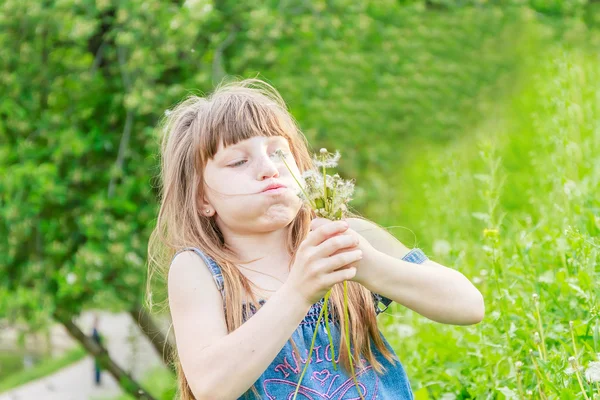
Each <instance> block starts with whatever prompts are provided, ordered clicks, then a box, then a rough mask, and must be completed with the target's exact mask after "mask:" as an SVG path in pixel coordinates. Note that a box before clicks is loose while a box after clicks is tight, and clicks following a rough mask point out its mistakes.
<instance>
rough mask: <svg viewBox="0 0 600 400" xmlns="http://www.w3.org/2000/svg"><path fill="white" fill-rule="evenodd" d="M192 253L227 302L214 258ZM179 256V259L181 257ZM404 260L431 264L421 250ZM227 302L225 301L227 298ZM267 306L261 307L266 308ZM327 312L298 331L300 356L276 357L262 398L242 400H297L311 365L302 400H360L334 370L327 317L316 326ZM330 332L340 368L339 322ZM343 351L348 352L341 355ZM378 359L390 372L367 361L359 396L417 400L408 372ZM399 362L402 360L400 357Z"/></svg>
mask: <svg viewBox="0 0 600 400" xmlns="http://www.w3.org/2000/svg"><path fill="white" fill-rule="evenodd" d="M186 250H193V251H194V252H196V253H197V254H198V255H199V256H200V257H202V258H203V259H204V261H205V262H206V265H208V267H209V269H210V271H211V273H212V275H213V279H214V281H215V284H216V285H217V287H218V288H219V290H220V291H221V294H222V295H223V296H224V294H225V287H224V281H223V275H222V274H221V268H220V267H219V265H218V264H217V263H216V262H215V261H214V260H213V259H212V258H210V257H208V256H207V255H205V254H204V253H203V252H202V251H201V250H199V249H197V248H194V247H187V248H185V249H182V250H180V251H179V252H181V251H186ZM179 252H178V253H179ZM402 259H403V260H405V261H408V262H412V263H415V264H421V263H423V262H425V261H426V260H427V256H425V254H423V252H422V251H421V250H420V249H413V250H411V251H410V252H409V253H408V254H406V255H405V256H404V257H403V258H402ZM223 298H224V297H223ZM373 298H374V300H375V307H376V310H375V311H376V313H377V314H380V313H382V312H383V311H385V310H386V309H387V307H388V306H389V305H390V303H391V302H392V300H390V299H388V298H385V297H383V296H380V295H378V294H375V293H374V294H373ZM263 303H264V301H261V304H263ZM322 307H323V299H321V300H320V301H319V302H317V303H316V304H314V305H312V306H311V308H310V310H309V311H308V313H307V314H306V316H305V317H304V319H303V320H302V322H300V325H299V326H298V328H297V329H296V330H295V331H294V333H293V335H292V339H293V340H294V343H295V344H296V347H297V348H298V350H299V352H300V354H298V353H296V351H294V349H293V347H292V345H291V343H290V342H289V341H288V342H286V344H285V346H284V347H283V348H282V349H281V351H280V352H279V354H278V355H277V357H276V358H275V359H274V360H273V362H272V363H271V365H269V367H268V368H267V369H266V370H265V372H263V374H262V375H261V376H260V378H259V379H258V380H257V381H256V382H255V383H254V387H255V388H256V390H257V391H258V393H259V396H260V397H258V398H257V397H256V395H255V394H254V393H253V392H252V391H251V390H249V391H248V392H247V393H246V394H245V395H243V396H242V397H240V398H239V399H252V400H254V399H261V400H262V399H269V400H291V399H292V398H293V396H294V392H295V390H296V386H297V384H298V380H299V378H300V375H301V374H302V371H303V370H304V366H305V365H306V363H307V361H308V362H309V366H308V368H307V371H306V373H305V374H304V377H303V378H302V384H301V385H300V389H299V390H298V395H297V397H296V399H297V400H317V399H323V400H325V399H327V400H360V395H359V393H358V390H357V388H356V385H355V384H354V380H353V379H352V377H351V376H350V375H348V374H346V373H344V372H343V371H342V370H341V368H340V365H339V364H337V370H334V368H333V363H332V358H331V349H330V345H329V338H328V336H327V331H326V330H325V321H324V317H323V318H322V319H321V322H320V323H319V326H317V325H316V322H317V319H318V316H319V313H320V312H321V309H322ZM249 308H250V310H248V311H247V312H245V315H247V318H250V317H251V316H252V314H254V313H255V312H256V311H257V310H256V309H255V308H254V307H253V306H251V307H249ZM329 327H330V328H331V331H332V332H331V333H332V336H333V343H334V346H335V347H334V350H335V357H336V362H337V361H339V355H340V349H339V343H340V331H339V327H338V325H337V324H335V321H334V320H332V317H331V315H329ZM315 330H318V332H317V337H316V340H315V346H314V348H313V352H312V355H311V357H310V360H308V350H309V349H310V344H311V341H312V337H313V334H314V333H315ZM380 335H381V337H382V339H383V342H384V343H385V346H386V347H387V348H388V349H389V350H390V352H391V353H392V354H394V355H395V353H394V351H393V349H392V348H391V346H390V345H389V343H388V341H387V340H386V339H385V337H383V335H382V334H381V332H380ZM342 351H347V350H346V349H342ZM373 353H374V355H375V357H376V359H377V360H378V361H379V362H380V363H381V364H382V365H383V367H384V368H385V370H386V372H384V373H383V374H382V375H379V374H377V373H376V372H375V370H373V369H372V367H371V366H370V365H368V363H366V360H363V363H364V365H365V367H364V368H363V369H361V370H355V373H356V377H357V381H358V387H359V388H360V392H361V393H360V394H362V397H363V398H364V399H365V400H373V399H383V400H387V399H393V400H405V399H406V400H408V399H413V398H414V397H413V393H412V390H411V387H410V383H409V381H408V377H407V376H406V372H405V371H404V368H403V367H402V364H401V363H400V362H399V361H396V363H395V365H393V364H391V363H390V362H389V361H388V360H387V359H386V358H385V357H383V355H382V354H381V353H380V352H379V351H378V350H377V348H376V347H375V346H373ZM396 358H397V356H396Z"/></svg>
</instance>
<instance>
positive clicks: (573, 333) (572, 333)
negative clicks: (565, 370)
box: [569, 321, 577, 357]
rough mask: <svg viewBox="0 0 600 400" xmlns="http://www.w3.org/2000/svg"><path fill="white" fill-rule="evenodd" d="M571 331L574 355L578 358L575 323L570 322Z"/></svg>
mask: <svg viewBox="0 0 600 400" xmlns="http://www.w3.org/2000/svg"><path fill="white" fill-rule="evenodd" d="M569 329H570V330H571V341H572V343H573V354H574V356H575V357H577V346H576V345H575V328H574V323H573V321H569Z"/></svg>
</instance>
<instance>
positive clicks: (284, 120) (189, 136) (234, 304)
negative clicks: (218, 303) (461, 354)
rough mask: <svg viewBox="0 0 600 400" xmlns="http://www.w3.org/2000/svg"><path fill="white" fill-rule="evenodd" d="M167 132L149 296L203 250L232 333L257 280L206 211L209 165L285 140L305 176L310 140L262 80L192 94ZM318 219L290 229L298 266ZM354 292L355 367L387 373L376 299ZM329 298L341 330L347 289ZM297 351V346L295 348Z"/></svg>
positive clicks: (184, 386) (303, 217) (182, 383)
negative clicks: (190, 254) (223, 152)
mask: <svg viewBox="0 0 600 400" xmlns="http://www.w3.org/2000/svg"><path fill="white" fill-rule="evenodd" d="M161 128H162V130H163V136H162V142H161V168H162V169H161V175H160V178H161V182H160V183H161V199H160V200H161V203H160V209H159V212H158V219H157V224H156V227H155V229H154V231H153V232H152V235H151V237H150V243H149V247H148V260H149V267H148V288H147V295H151V291H150V285H151V282H152V278H153V276H154V275H155V274H156V275H158V277H160V278H162V280H163V281H164V282H166V277H167V275H168V269H169V266H170V262H171V260H172V257H173V256H174V254H175V253H176V252H177V251H178V250H180V249H182V248H184V247H188V246H194V247H198V248H199V249H201V250H202V251H203V252H204V253H205V254H207V255H208V256H209V257H211V258H212V259H214V260H215V261H216V262H217V263H218V264H219V266H220V267H221V269H222V273H223V278H224V282H225V299H224V302H225V305H226V311H225V321H226V324H227V330H228V332H232V331H234V330H235V329H237V328H238V327H239V326H241V325H242V323H243V322H244V321H243V317H244V315H243V309H242V302H243V298H244V295H248V296H250V298H252V299H253V300H254V301H255V300H256V298H255V297H254V294H253V291H252V284H251V282H249V280H248V279H247V278H246V277H245V276H244V275H243V274H242V273H241V272H240V271H239V269H238V268H237V267H236V264H239V263H241V262H242V261H241V260H239V259H238V258H237V257H236V255H235V254H233V252H232V251H230V250H229V249H228V247H227V246H226V245H225V243H224V240H223V236H222V234H221V232H220V231H219V228H218V227H217V225H216V223H215V221H214V219H213V218H211V217H206V216H204V215H203V214H202V212H201V199H202V198H203V197H204V193H203V191H204V184H203V182H204V176H203V172H204V167H205V165H206V163H207V161H208V160H209V159H212V158H213V157H214V156H215V154H216V152H217V149H218V146H219V144H220V143H221V142H222V143H223V145H225V146H227V145H230V144H235V143H237V142H239V141H242V140H245V139H248V138H251V137H255V136H283V137H285V138H286V139H287V140H288V142H289V144H290V150H291V152H292V154H293V157H294V159H295V160H296V163H297V165H298V168H299V169H300V171H301V172H302V171H306V170H307V169H309V168H311V167H312V161H311V156H310V153H309V150H308V144H307V142H306V138H305V136H304V135H303V134H302V132H301V131H300V130H299V128H298V126H297V124H296V122H295V120H294V118H293V117H292V116H291V115H290V113H289V111H288V110H287V107H286V104H285V102H284V101H283V99H282V98H281V96H280V95H279V93H278V92H277V90H276V89H275V88H273V86H271V85H269V84H268V83H266V82H264V81H261V80H258V79H246V80H242V81H235V82H229V83H225V84H222V85H220V86H219V87H217V88H216V89H215V91H214V92H213V93H212V94H210V95H209V96H207V97H199V96H195V95H191V96H189V97H188V98H186V99H185V100H184V101H182V102H181V103H179V104H178V105H177V106H176V107H175V108H174V109H173V110H171V111H170V112H169V113H168V114H166V116H165V118H164V119H163V121H162V123H161ZM312 218H313V213H312V211H311V210H310V209H309V208H308V207H306V206H303V207H302V208H301V209H300V211H299V212H298V214H297V215H296V217H295V219H294V221H293V222H292V223H291V224H290V226H289V228H288V229H289V230H288V235H287V240H286V247H287V249H288V251H289V253H290V254H291V255H292V262H293V258H294V257H295V254H296V250H297V249H298V246H299V245H300V243H301V242H302V240H304V238H305V237H306V235H307V234H308V232H309V230H310V222H311V219H312ZM348 294H349V297H348V304H349V324H350V337H351V343H353V345H354V354H353V358H354V360H357V361H355V364H357V365H358V366H360V365H361V363H360V361H359V360H361V358H364V359H366V360H367V362H368V363H369V364H371V365H372V366H373V368H374V370H375V371H376V372H378V373H383V371H384V368H383V366H382V365H381V363H380V362H378V361H377V360H376V358H375V356H374V354H373V351H372V343H374V344H375V346H376V347H377V349H379V351H380V352H381V353H382V354H383V355H384V357H385V358H386V359H387V360H388V361H390V362H391V363H394V362H395V360H396V359H395V357H394V356H393V354H392V353H391V352H390V351H389V350H388V349H387V348H386V346H385V344H384V342H383V340H382V339H381V336H380V333H379V330H378V328H377V321H376V314H375V308H374V302H373V297H372V294H371V292H370V291H369V290H368V289H366V288H365V287H363V286H361V285H360V284H358V283H356V282H351V281H350V282H348ZM148 298H149V299H150V297H148ZM330 300H331V303H332V310H331V311H332V314H333V317H334V318H335V320H336V321H340V323H341V326H340V329H343V328H344V326H343V322H342V321H343V318H341V316H343V304H344V297H343V286H342V285H340V284H338V285H335V286H334V287H333V291H332V295H331V297H330ZM369 338H370V339H371V340H369ZM340 340H341V343H340V347H339V349H345V348H346V347H345V346H346V345H345V338H344V335H341V339H340ZM292 345H294V348H296V347H295V344H294V343H293V342H292ZM173 360H174V362H175V364H176V368H177V371H178V383H179V391H178V393H179V398H180V399H182V400H192V399H194V395H193V394H192V391H191V390H190V387H189V385H188V383H187V380H186V377H185V374H184V373H183V370H182V367H181V363H180V361H179V358H178V356H177V354H176V353H175V354H174V355H173ZM340 364H341V365H342V367H343V368H344V369H345V370H346V371H349V370H350V364H349V359H348V354H347V352H346V351H342V350H340ZM254 389H255V388H253V391H254V392H255V393H256V391H255V390H254Z"/></svg>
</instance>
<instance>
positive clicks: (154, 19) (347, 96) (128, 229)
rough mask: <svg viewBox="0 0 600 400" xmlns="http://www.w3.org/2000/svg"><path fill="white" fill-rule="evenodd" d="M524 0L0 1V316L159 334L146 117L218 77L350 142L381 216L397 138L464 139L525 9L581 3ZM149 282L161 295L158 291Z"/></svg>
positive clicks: (346, 146) (528, 14)
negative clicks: (257, 88)
mask: <svg viewBox="0 0 600 400" xmlns="http://www.w3.org/2000/svg"><path fill="white" fill-rule="evenodd" d="M523 3H524V2H522V1H518V0H506V1H496V2H492V1H490V2H486V1H463V2H460V3H456V2H450V1H445V0H431V1H404V2H397V1H393V0H384V1H380V2H367V1H358V2H357V1H350V0H336V1H325V0H316V1H312V2H305V1H297V0H286V1H268V2H262V3H256V2H251V1H249V0H242V1H234V0H219V1H210V0H186V1H183V2H164V1H159V0H125V1H116V0H96V1H92V0H60V1H50V0H45V1H41V2H22V1H20V0H4V1H3V2H2V3H1V4H0V70H1V71H2V73H1V74H0V91H1V92H2V94H3V98H2V101H1V102H0V176H1V177H2V179H0V216H1V220H0V221H1V222H0V237H3V238H5V239H6V240H4V241H1V242H0V257H2V258H1V259H0V318H7V319H9V320H10V321H21V322H26V323H27V324H29V325H30V326H31V327H32V328H33V329H36V328H39V327H42V326H44V325H45V324H47V323H48V322H49V321H50V320H52V319H53V318H57V319H58V320H59V321H61V322H62V323H64V324H66V325H68V326H70V327H71V329H72V330H70V331H71V332H72V333H73V334H74V335H75V336H76V337H77V334H76V330H75V328H73V326H72V325H71V323H70V322H69V321H71V317H73V316H76V315H78V314H79V313H80V312H81V311H82V310H83V309H85V308H86V307H102V308H109V309H113V310H126V311H128V312H130V313H131V314H132V315H137V316H138V317H136V320H137V321H138V322H140V326H141V327H142V329H143V330H144V332H146V333H147V334H148V335H149V337H150V338H152V337H153V336H155V335H154V334H155V333H154V332H152V330H153V329H155V328H153V327H152V325H153V324H152V320H151V319H150V318H149V317H148V315H147V314H145V310H144V309H143V307H141V306H140V304H142V296H143V292H144V288H145V285H144V284H145V278H144V277H145V276H146V263H145V258H146V257H145V254H146V244H147V239H148V237H149V234H150V232H151V230H152V228H153V223H154V218H155V215H156V207H157V197H158V196H159V191H158V187H159V185H158V184H157V182H155V180H154V177H155V176H156V175H157V173H158V170H157V166H158V160H157V159H156V156H155V155H156V154H157V145H158V139H159V136H160V132H157V130H156V129H155V128H154V127H155V126H156V124H157V121H158V120H159V119H160V117H161V116H162V115H163V113H164V112H165V110H166V109H168V108H169V107H170V106H171V105H172V104H174V103H175V102H177V101H179V100H180V99H181V98H182V97H184V96H185V95H186V94H187V93H189V92H190V91H194V92H196V91H198V90H199V91H201V92H202V91H208V90H210V89H211V88H212V87H213V85H214V84H216V83H218V82H220V81H221V79H222V78H223V77H226V76H231V75H234V76H243V77H249V76H255V75H257V74H262V77H264V78H267V79H268V80H270V81H271V82H272V83H273V84H274V85H275V86H276V87H277V88H279V89H280V91H281V92H282V94H283V96H284V98H286V99H287V100H288V103H289V105H290V107H291V110H292V111H293V113H294V115H295V116H296V118H297V119H298V120H299V121H300V123H301V125H302V127H303V128H305V132H306V134H307V136H308V138H309V140H311V141H312V142H313V143H315V144H317V145H318V147H330V148H339V149H340V150H342V151H343V152H344V157H345V158H344V160H343V162H342V164H341V167H342V170H343V171H342V173H343V174H345V175H349V176H353V177H356V178H357V179H358V180H359V182H361V186H362V189H363V191H362V192H361V191H359V192H358V193H357V199H356V201H355V203H354V205H355V206H357V207H358V208H359V209H362V210H365V211H368V212H369V215H370V217H371V218H375V219H377V218H378V217H380V216H384V215H386V214H387V213H390V210H392V208H390V206H389V204H392V203H394V199H395V198H396V196H397V193H398V192H397V191H398V189H397V187H400V183H398V182H395V183H394V184H393V185H391V184H390V182H389V174H390V172H391V171H393V170H395V169H397V168H398V167H399V166H400V165H401V162H402V152H404V151H409V150H410V149H405V148H404V147H403V146H404V143H405V139H408V138H429V139H435V140H438V141H441V142H443V141H449V140H451V139H453V138H456V137H458V136H460V135H461V134H462V132H463V130H464V129H465V128H466V127H468V126H469V125H470V124H473V123H474V121H477V120H478V119H479V118H481V117H482V115H483V114H484V113H485V112H486V111H487V110H486V109H485V108H484V107H483V103H481V102H480V101H479V98H480V97H481V96H484V95H485V96H498V95H500V94H501V93H503V90H507V89H510V87H511V85H510V83H511V80H510V78H511V77H512V76H513V75H512V74H513V73H514V70H515V66H516V65H517V64H518V55H519V47H518V46H516V45H515V43H517V39H523V37H522V36H521V33H522V32H523V27H524V26H526V25H527V24H529V23H531V21H532V20H533V19H535V18H537V14H536V13H535V12H534V11H532V10H538V11H544V12H546V14H547V15H550V14H552V15H554V14H556V15H563V14H564V15H579V14H581V13H582V12H583V10H584V9H585V8H584V7H585V6H586V5H585V2H584V1H577V0H569V1H564V2H558V1H553V0H546V1H543V0H531V1H530V3H528V4H530V6H531V7H533V8H530V7H527V4H523ZM503 6H506V7H503ZM552 10H553V11H552ZM561 13H562V14H561ZM345 150H347V151H345ZM374 165H377V167H378V168H372V167H373V166H374ZM386 174H387V175H386ZM153 294H154V297H155V300H157V301H160V300H163V299H164V297H165V295H164V290H163V291H161V290H160V285H156V286H155V290H154V291H153ZM150 333H152V334H150ZM166 342H167V340H166V338H164V337H160V336H159V337H158V339H157V340H154V341H153V343H154V344H155V347H156V348H157V349H159V348H160V349H162V347H163V344H165V343H166ZM167 344H168V343H167ZM89 349H91V348H89ZM90 351H91V352H92V353H93V354H96V353H97V351H96V350H90ZM161 354H163V352H162V350H161ZM101 359H103V360H105V361H106V358H105V357H103V358H101Z"/></svg>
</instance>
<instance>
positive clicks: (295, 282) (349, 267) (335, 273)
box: [286, 220, 363, 305]
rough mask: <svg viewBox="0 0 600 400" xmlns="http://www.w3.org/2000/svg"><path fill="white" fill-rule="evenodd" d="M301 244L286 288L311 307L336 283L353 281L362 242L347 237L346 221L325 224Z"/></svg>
mask: <svg viewBox="0 0 600 400" xmlns="http://www.w3.org/2000/svg"><path fill="white" fill-rule="evenodd" d="M324 221H325V222H323V223H321V224H320V226H319V227H317V228H315V229H313V230H312V231H311V232H310V233H309V234H308V236H307V237H306V239H304V241H303V242H302V243H301V244H300V246H299V248H298V252H297V254H296V259H295V260H294V264H293V265H292V269H291V271H290V275H289V277H288V280H287V282H286V284H289V285H290V286H291V289H292V290H294V292H296V293H299V294H300V295H301V296H302V298H303V299H305V300H306V301H307V302H308V304H309V305H312V304H314V303H316V302H317V301H319V300H321V299H322V298H323V296H325V294H326V293H327V291H328V290H329V289H330V288H331V287H332V286H333V285H335V284H336V283H340V282H343V281H345V280H348V279H352V278H354V276H355V275H356V267H355V266H353V263H356V262H357V261H359V260H360V259H361V258H362V256H363V254H362V251H361V250H360V249H358V248H357V246H358V244H359V239H358V238H357V237H356V236H355V235H345V234H344V233H345V232H347V231H348V230H349V229H348V223H347V222H346V221H329V220H324Z"/></svg>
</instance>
